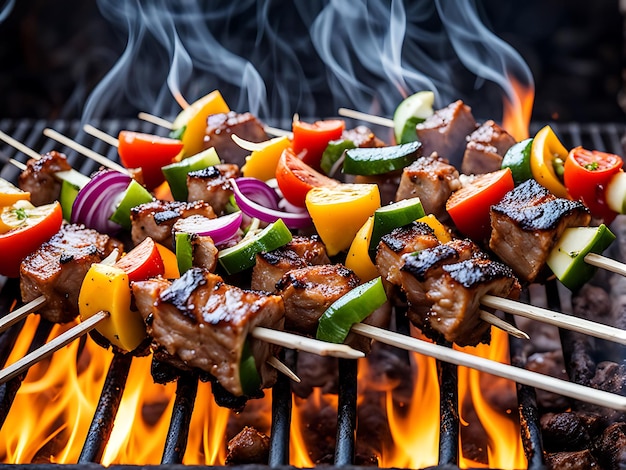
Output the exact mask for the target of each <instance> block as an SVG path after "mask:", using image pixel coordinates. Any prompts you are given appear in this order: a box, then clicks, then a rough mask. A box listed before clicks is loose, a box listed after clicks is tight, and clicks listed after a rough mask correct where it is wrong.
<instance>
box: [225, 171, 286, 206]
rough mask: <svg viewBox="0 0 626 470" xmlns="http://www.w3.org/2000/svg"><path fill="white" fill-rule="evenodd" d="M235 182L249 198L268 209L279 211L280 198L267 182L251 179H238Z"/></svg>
mask: <svg viewBox="0 0 626 470" xmlns="http://www.w3.org/2000/svg"><path fill="white" fill-rule="evenodd" d="M235 181H236V182H237V186H238V187H239V190H240V191H241V193H242V194H244V195H245V196H246V197H247V198H249V199H251V200H252V201H254V202H256V203H257V204H260V205H261V206H263V207H267V208H268V209H274V210H278V201H279V200H280V197H279V196H278V194H276V191H275V190H274V189H273V188H271V187H270V186H269V185H267V183H265V181H261V180H259V179H257V178H250V177H242V178H237V179H236V180H235Z"/></svg>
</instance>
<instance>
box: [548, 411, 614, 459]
mask: <svg viewBox="0 0 626 470" xmlns="http://www.w3.org/2000/svg"><path fill="white" fill-rule="evenodd" d="M603 421H604V420H603V419H601V417H600V415H596V414H591V413H578V412H573V411H566V412H564V413H545V414H543V415H542V416H541V419H540V424H541V435H542V436H543V441H544V445H545V448H546V450H547V451H548V452H550V451H557V450H570V451H571V450H581V449H585V448H587V447H588V446H589V444H590V443H591V440H592V437H593V436H595V435H596V434H597V433H598V432H599V431H600V430H601V428H604V427H605V426H606V423H605V422H603Z"/></svg>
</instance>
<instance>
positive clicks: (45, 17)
mask: <svg viewBox="0 0 626 470" xmlns="http://www.w3.org/2000/svg"><path fill="white" fill-rule="evenodd" d="M101 3H102V2H101ZM123 3H126V2H118V4H120V5H121V4H123ZM130 3H133V2H130ZM155 3H158V2H155ZM184 3H185V2H184V1H183V2H182V4H184ZM226 3H230V2H226ZM296 3H297V2H296ZM1 4H2V3H1V1H0V5H1ZM215 4H220V2H207V3H206V4H205V6H206V10H210V9H212V8H214V5H215ZM263 4H264V8H266V9H267V10H268V16H269V17H270V18H272V20H274V19H276V21H278V18H280V17H281V15H284V14H285V13H284V11H285V10H284V9H283V8H282V7H281V2H272V1H270V0H266V1H265V2H263ZM345 4H346V8H349V5H350V4H351V2H345ZM6 5H8V3H5V13H7V11H8V10H7V7H6ZM239 5H243V6H241V7H240V8H239V9H238V13H237V15H238V16H235V17H234V18H230V19H220V20H217V21H213V22H212V23H211V28H212V31H214V32H215V35H216V37H218V38H220V40H221V41H223V42H224V43H226V44H227V45H228V47H229V48H232V50H234V51H238V50H242V51H244V50H245V49H246V48H250V47H253V46H251V44H254V39H255V37H256V36H255V35H256V34H257V33H256V32H255V31H254V30H250V26H249V23H248V20H249V19H250V18H254V17H255V15H256V14H258V10H259V3H256V2H254V1H252V2H246V1H243V0H242V1H241V2H240V3H239ZM282 5H284V3H282ZM101 6H102V4H100V5H99V4H98V3H97V2H96V1H95V0H59V1H55V2H50V1H45V0H19V1H16V2H15V4H14V5H13V6H12V8H11V10H10V13H9V14H8V16H7V17H6V18H5V19H4V21H3V22H2V23H0V64H1V65H0V117H6V118H24V117H29V118H45V119H52V118H80V117H81V116H82V113H83V107H84V105H85V102H86V99H87V97H88V96H89V94H90V92H91V91H92V90H93V88H94V86H95V85H96V84H98V83H99V82H100V80H101V79H102V78H103V76H104V75H105V74H106V73H107V72H108V71H109V69H110V68H111V67H112V66H113V65H114V64H115V63H116V61H117V59H118V58H119V57H120V55H121V54H122V52H123V51H124V47H125V45H126V40H127V33H126V31H125V30H124V28H120V27H119V25H112V24H111V22H110V21H109V20H107V19H105V18H104V17H103V14H102V11H101V8H100V7H101ZM478 9H479V10H480V13H481V15H482V17H483V19H484V22H485V24H486V25H487V26H488V27H489V28H490V29H492V30H493V31H494V32H495V33H496V34H497V35H498V36H500V37H501V38H503V39H504V40H506V41H507V42H508V43H509V44H511V45H512V46H513V47H514V48H515V49H516V50H517V51H519V53H520V54H521V56H522V57H523V58H524V60H525V62H526V63H527V64H528V66H529V67H530V70H531V71H532V75H533V77H534V80H535V85H536V99H535V104H534V108H533V116H532V118H533V120H534V121H550V120H561V121H580V122H609V121H623V119H624V110H623V109H622V107H620V104H619V102H620V97H621V94H622V93H623V92H624V88H625V87H624V79H623V76H622V71H623V69H624V52H623V49H624V31H623V17H622V15H621V13H620V11H619V5H618V0H598V1H596V2H593V5H591V3H590V2H589V1H588V0H584V1H583V0H572V1H565V0H563V1H556V0H526V1H524V2H502V1H501V0H498V1H496V0H484V1H479V2H478ZM118 13H119V12H118ZM120 15H121V14H120ZM281 21H282V23H281V24H283V25H285V24H286V25H288V27H287V28H286V30H287V31H289V32H290V33H291V34H294V33H296V34H298V37H299V39H301V38H302V36H304V35H302V34H301V33H302V31H301V28H302V27H303V25H301V24H299V22H298V21H297V20H293V21H290V18H283V19H282V20H281ZM244 26H245V27H244ZM433 27H434V28H436V25H434V26H433ZM235 37H237V38H238V39H233V38H235ZM241 38H244V39H245V38H247V39H249V41H248V42H246V41H245V40H241ZM294 44H295V43H294ZM294 47H296V46H295V45H294ZM299 47H300V54H304V52H302V51H308V52H307V53H308V54H310V56H308V57H301V60H302V61H303V62H304V63H305V64H307V65H306V66H305V71H306V70H307V67H308V70H309V71H310V73H311V75H310V82H311V90H312V96H313V98H314V99H315V100H316V102H317V104H316V108H315V109H314V112H315V113H316V114H318V115H319V116H329V115H333V114H334V112H335V110H336V106H337V104H338V103H337V102H335V101H333V100H332V99H331V97H330V95H331V92H330V91H329V90H328V88H327V87H326V86H325V84H324V83H322V81H321V80H320V79H319V78H320V76H319V75H316V73H317V72H314V71H319V70H320V69H322V68H323V66H324V65H323V64H322V63H321V62H320V60H319V57H317V56H316V54H315V52H314V51H313V48H312V47H310V45H309V46H308V47H307V45H306V44H304V45H302V44H300V45H299ZM139 59H140V58H138V59H137V61H138V63H139V62H140V60H139ZM147 73H150V71H148V72H147ZM462 74H463V72H461V75H462ZM158 79H159V80H163V78H162V77H161V78H158ZM467 82H469V83H471V84H472V85H471V86H473V83H474V82H473V80H472V79H471V77H469V80H468V81H467ZM199 83H200V84H199V85H198V84H196V89H199V88H202V86H203V85H202V83H201V82H199ZM213 85H215V87H216V88H219V89H220V90H222V92H223V94H224V95H225V96H226V98H227V102H229V103H230V104H231V108H233V107H234V105H233V104H232V103H237V99H238V98H239V97H238V93H239V90H238V89H236V88H234V87H233V86H232V85H231V84H228V83H219V81H218V82H209V83H208V86H209V87H212V86H213ZM268 86H270V87H271V82H268ZM205 87H206V85H205ZM209 87H206V89H205V92H208V91H210V89H212V88H209ZM140 91H141V90H139V91H135V92H134V93H140ZM201 94H202V93H201ZM201 94H200V95H201ZM160 96H161V100H162V101H164V102H167V99H168V98H167V97H166V98H164V97H163V95H162V94H161V95H160ZM271 96H272V93H271V90H270V97H271ZM490 96H491V95H490ZM498 100H499V99H498ZM131 101H133V100H132V99H128V97H126V99H125V98H124V97H121V98H120V97H117V98H116V99H111V100H110V102H108V101H107V103H106V104H108V106H104V107H103V111H102V114H104V116H100V117H133V116H136V113H137V112H138V111H152V112H154V111H155V109H156V110H157V111H160V112H163V113H165V114H170V111H173V110H175V109H176V108H175V106H176V105H175V103H174V104H172V103H173V101H172V100H171V97H170V98H169V101H170V102H171V103H169V104H167V105H162V106H161V107H160V108H153V109H138V107H137V106H136V105H134V104H132V103H131ZM493 101H494V100H493V99H485V100H477V102H475V103H473V106H477V107H479V108H480V106H481V105H482V104H483V103H484V104H485V108H484V109H483V110H482V112H483V114H484V113H490V112H497V110H492V108H491V107H490V106H492V103H493ZM161 104H162V103H161ZM339 104H340V103H339ZM294 106H297V104H296V105H294ZM624 108H625V109H626V105H625V106H624ZM270 109H271V108H270ZM298 111H299V109H293V110H292V111H291V112H298ZM479 115H480V113H479Z"/></svg>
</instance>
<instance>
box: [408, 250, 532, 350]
mask: <svg viewBox="0 0 626 470" xmlns="http://www.w3.org/2000/svg"><path fill="white" fill-rule="evenodd" d="M403 259H404V265H403V266H402V268H401V280H402V290H403V291H404V292H405V293H406V296H407V299H408V301H409V312H408V315H409V319H410V320H411V322H412V323H413V324H415V325H416V326H417V327H419V328H421V329H422V331H424V332H425V333H429V330H433V331H435V332H438V333H440V334H441V335H443V336H444V338H445V339H446V340H447V341H450V342H455V343H457V344H459V345H460V346H468V345H476V344H478V343H480V342H483V341H485V340H487V338H488V333H489V324H487V323H485V322H483V321H482V320H481V319H480V315H479V313H478V309H479V302H480V298H481V297H482V296H483V295H485V294H492V295H496V296H499V297H516V296H517V295H518V294H519V289H520V287H519V283H518V282H517V279H516V278H515V277H514V275H513V272H512V271H511V269H510V268H509V267H508V266H505V265H503V264H501V263H498V262H495V261H491V260H489V259H488V258H487V257H486V255H485V254H484V253H482V252H481V251H480V250H478V249H477V247H476V245H475V244H474V243H473V242H471V241H470V240H454V241H452V242H449V243H446V244H442V245H439V246H437V247H434V248H430V249H427V250H423V251H421V252H417V253H414V254H409V255H405V256H404V257H403Z"/></svg>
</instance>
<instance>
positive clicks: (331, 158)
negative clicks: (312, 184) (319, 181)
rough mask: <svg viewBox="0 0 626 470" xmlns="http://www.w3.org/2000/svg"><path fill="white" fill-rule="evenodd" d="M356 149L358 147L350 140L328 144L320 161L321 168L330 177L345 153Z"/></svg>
mask: <svg viewBox="0 0 626 470" xmlns="http://www.w3.org/2000/svg"><path fill="white" fill-rule="evenodd" d="M354 148H356V145H355V144H354V142H352V141H351V140H350V139H338V140H331V141H330V142H328V145H327V146H326V149H325V150H324V153H323V154H322V160H321V161H320V167H321V168H322V170H323V171H324V173H326V174H327V175H330V170H332V168H333V165H334V164H335V163H337V160H339V159H340V158H341V156H342V155H343V153H344V152H345V151H346V150H349V149H354Z"/></svg>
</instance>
